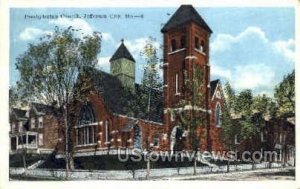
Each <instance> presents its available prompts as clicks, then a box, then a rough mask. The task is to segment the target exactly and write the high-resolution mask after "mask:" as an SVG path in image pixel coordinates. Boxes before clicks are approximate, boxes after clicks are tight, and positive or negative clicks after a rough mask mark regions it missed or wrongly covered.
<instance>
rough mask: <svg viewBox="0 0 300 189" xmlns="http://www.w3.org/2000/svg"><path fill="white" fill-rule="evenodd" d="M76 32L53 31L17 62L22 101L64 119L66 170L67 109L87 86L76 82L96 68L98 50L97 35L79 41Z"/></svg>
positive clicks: (69, 164)
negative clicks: (48, 109)
mask: <svg viewBox="0 0 300 189" xmlns="http://www.w3.org/2000/svg"><path fill="white" fill-rule="evenodd" d="M78 31H79V30H75V29H74V28H73V27H72V26H70V27H68V28H67V29H60V28H58V27H55V29H54V32H53V34H52V35H46V36H44V37H42V38H40V41H39V42H38V43H36V44H29V47H28V49H27V51H26V52H25V53H23V54H22V55H20V56H19V57H18V58H17V62H16V68H17V70H18V71H19V72H20V80H19V81H18V82H17V87H18V89H19V90H18V92H19V94H20V96H21V97H22V99H26V100H27V101H29V102H34V101H35V102H40V103H44V104H47V105H52V106H55V107H56V112H54V113H56V114H58V115H64V121H63V122H64V128H65V132H64V136H65V146H66V147H65V151H66V162H67V163H66V164H67V165H66V166H67V167H66V169H67V170H69V169H72V167H73V165H72V164H73V161H72V153H73V142H72V137H70V136H71V134H72V133H71V132H72V129H71V128H70V125H69V110H68V106H69V105H70V103H71V102H73V101H74V100H77V99H78V98H80V97H81V91H82V90H84V89H85V87H86V86H85V85H79V84H78V83H77V81H78V78H79V76H80V77H81V76H82V74H84V73H85V72H84V70H85V68H86V67H95V66H96V64H97V62H98V61H97V55H98V53H99V52H100V48H101V46H100V43H101V34H100V33H98V32H94V33H93V34H92V35H88V36H84V37H83V38H79V37H77V35H76V34H77V32H78ZM82 78H84V77H82ZM81 89H82V90H81Z"/></svg>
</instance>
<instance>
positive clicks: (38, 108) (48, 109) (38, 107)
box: [31, 102, 54, 114]
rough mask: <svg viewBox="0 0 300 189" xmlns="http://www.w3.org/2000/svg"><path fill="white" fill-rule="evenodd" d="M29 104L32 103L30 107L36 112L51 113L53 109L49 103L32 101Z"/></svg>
mask: <svg viewBox="0 0 300 189" xmlns="http://www.w3.org/2000/svg"><path fill="white" fill-rule="evenodd" d="M31 105H32V107H34V108H35V109H36V111H37V113H42V114H51V113H53V111H54V108H53V107H52V106H49V105H45V104H40V103H36V102H33V103H32V104H31Z"/></svg>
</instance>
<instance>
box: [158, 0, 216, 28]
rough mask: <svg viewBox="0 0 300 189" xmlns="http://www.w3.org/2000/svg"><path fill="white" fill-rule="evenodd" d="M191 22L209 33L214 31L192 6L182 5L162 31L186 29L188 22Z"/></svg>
mask: <svg viewBox="0 0 300 189" xmlns="http://www.w3.org/2000/svg"><path fill="white" fill-rule="evenodd" d="M191 21H193V22H195V23H196V24H198V25H199V26H201V27H203V28H204V29H205V30H206V31H208V32H209V33H212V30H211V29H210V28H209V26H208V25H207V24H206V22H205V21H204V20H203V18H202V17H201V16H200V15H199V14H198V12H197V11H196V9H195V8H194V7H193V6H192V5H181V6H180V7H179V9H178V10H177V11H176V12H175V14H173V16H172V17H171V18H170V20H169V21H168V22H167V23H166V24H165V26H164V27H163V28H162V29H161V32H163V33H164V32H167V31H168V30H170V29H173V28H181V27H184V26H185V25H186V24H187V23H188V22H191Z"/></svg>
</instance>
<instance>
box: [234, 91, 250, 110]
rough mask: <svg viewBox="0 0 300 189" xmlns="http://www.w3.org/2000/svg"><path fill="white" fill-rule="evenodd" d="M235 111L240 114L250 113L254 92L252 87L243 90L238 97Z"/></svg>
mask: <svg viewBox="0 0 300 189" xmlns="http://www.w3.org/2000/svg"><path fill="white" fill-rule="evenodd" d="M235 103H236V105H235V112H237V113H238V114H240V115H250V114H251V113H252V111H251V106H252V104H253V94H252V91H251V90H250V89H246V90H243V91H241V92H240V93H239V94H238V96H237V97H236V102H235Z"/></svg>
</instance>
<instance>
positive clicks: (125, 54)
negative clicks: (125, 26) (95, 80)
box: [109, 38, 135, 62]
mask: <svg viewBox="0 0 300 189" xmlns="http://www.w3.org/2000/svg"><path fill="white" fill-rule="evenodd" d="M120 58H127V59H128V60H131V61H133V62H135V60H134V58H133V57H132V55H131V54H130V52H129V51H128V49H127V47H126V46H125V44H124V39H123V38H122V39H121V45H120V46H119V48H118V49H117V50H116V52H115V53H114V55H113V56H112V57H111V58H110V60H109V61H110V62H111V61H114V60H117V59H120Z"/></svg>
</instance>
